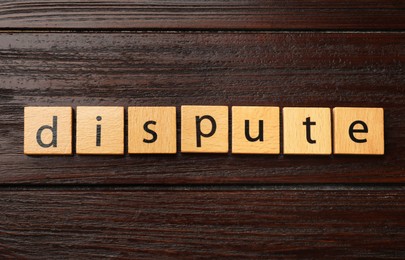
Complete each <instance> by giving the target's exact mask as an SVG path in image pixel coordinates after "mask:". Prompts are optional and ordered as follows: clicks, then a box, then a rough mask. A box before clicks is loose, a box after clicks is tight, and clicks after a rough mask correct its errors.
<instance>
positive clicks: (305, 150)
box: [283, 107, 332, 154]
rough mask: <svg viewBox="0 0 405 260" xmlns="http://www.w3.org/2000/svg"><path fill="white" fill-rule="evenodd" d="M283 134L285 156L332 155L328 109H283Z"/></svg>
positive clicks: (329, 113)
mask: <svg viewBox="0 0 405 260" xmlns="http://www.w3.org/2000/svg"><path fill="white" fill-rule="evenodd" d="M283 133H284V135H283V137H284V153H285V154H331V153H332V131H331V112H330V109H329V108H304V107H286V108H284V109H283Z"/></svg>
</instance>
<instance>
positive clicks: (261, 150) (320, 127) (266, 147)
mask: <svg viewBox="0 0 405 260" xmlns="http://www.w3.org/2000/svg"><path fill="white" fill-rule="evenodd" d="M229 118H230V117H229V107H228V106H182V107H181V152H183V153H227V152H228V151H229V140H228V131H229V129H228V128H229V127H228V125H229ZM282 119H283V141H284V153H285V154H331V153H332V125H333V133H334V134H333V135H334V153H335V154H384V111H383V109H382V108H353V107H337V108H334V109H333V124H332V120H331V110H330V108H319V107H285V108H283V118H282ZM124 121H125V119H124V107H101V106H93V107H89V106H79V107H77V115H76V124H77V125H76V152H77V153H78V154H124V139H125V138H124V125H125V122H124ZM176 137H177V120H176V107H129V108H128V152H129V153H131V154H145V153H146V154H149V153H152V154H153V153H158V154H174V153H176V152H177V138H176ZM24 153H25V154H31V155H41V154H62V155H64V154H72V108H71V107H25V110H24ZM232 153H242V154H244V153H246V154H279V153H280V108H279V107H267V106H233V107H232Z"/></svg>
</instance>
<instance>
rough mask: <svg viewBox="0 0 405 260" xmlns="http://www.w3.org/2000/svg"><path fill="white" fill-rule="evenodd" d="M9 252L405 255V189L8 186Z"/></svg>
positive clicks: (3, 201) (2, 240) (3, 240)
mask: <svg viewBox="0 0 405 260" xmlns="http://www.w3.org/2000/svg"><path fill="white" fill-rule="evenodd" d="M0 208H1V209H2V214H1V217H0V226H1V236H0V257H1V258H3V259H16V258H18V259H20V258H24V259H25V258H29V259H31V258H35V259H48V258H53V257H57V258H63V259H65V258H66V259H78V258H80V259H81V258H84V259H89V258H90V259H93V258H95V259H100V258H111V257H118V258H132V259H178V258H180V259H183V258H190V259H192V258H208V259H229V258H232V259H252V258H255V259H279V258H283V259H303V258H304V259H314V258H320V259H336V258H342V259H359V258H367V259H370V258H375V259H404V257H405V251H404V242H405V225H404V224H405V223H404V215H405V191H403V190H273V191H272V190H269V191H266V190H263V191H198V190H197V191H122V190H121V191H120V190H115V191H103V190H102V191H100V190H89V191H77V190H76V191H72V190H41V191H4V190H3V191H1V196H0Z"/></svg>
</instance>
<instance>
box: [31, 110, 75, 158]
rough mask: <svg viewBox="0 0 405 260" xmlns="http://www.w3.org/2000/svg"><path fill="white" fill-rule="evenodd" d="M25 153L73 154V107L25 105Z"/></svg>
mask: <svg viewBox="0 0 405 260" xmlns="http://www.w3.org/2000/svg"><path fill="white" fill-rule="evenodd" d="M24 154H31V155H41V154H44V155H46V154H47V155H66V154H72V108H71V107H25V108H24Z"/></svg>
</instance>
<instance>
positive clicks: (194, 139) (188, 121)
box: [181, 106, 229, 153]
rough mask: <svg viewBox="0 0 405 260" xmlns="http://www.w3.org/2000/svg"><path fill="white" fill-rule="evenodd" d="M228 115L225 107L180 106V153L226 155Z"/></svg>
mask: <svg viewBox="0 0 405 260" xmlns="http://www.w3.org/2000/svg"><path fill="white" fill-rule="evenodd" d="M228 114H229V113H228V107H227V106H182V107H181V152H183V153H227V152H228V150H229V149H228V147H229V143H228V125H229V115H228ZM198 126H199V127H198ZM214 126H215V127H214ZM198 129H199V130H200V133H201V134H198V133H197V131H198Z"/></svg>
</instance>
